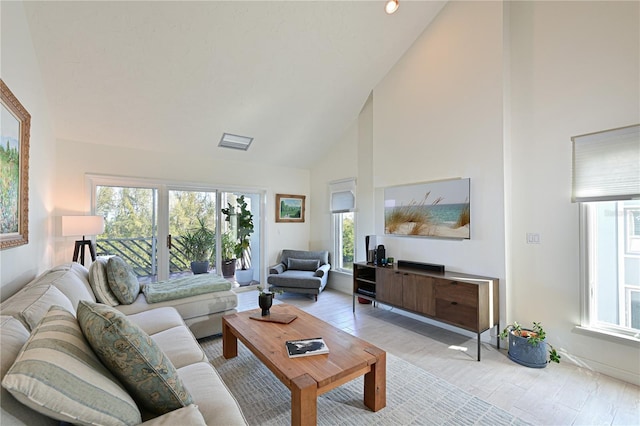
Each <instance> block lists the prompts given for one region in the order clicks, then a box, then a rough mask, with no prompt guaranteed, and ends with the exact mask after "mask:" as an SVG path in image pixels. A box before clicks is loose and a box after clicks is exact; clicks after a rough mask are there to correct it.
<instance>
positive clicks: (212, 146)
mask: <svg viewBox="0 0 640 426" xmlns="http://www.w3.org/2000/svg"><path fill="white" fill-rule="evenodd" d="M443 4H444V2H435V1H402V0H401V5H400V9H399V10H398V12H396V13H395V14H394V15H386V14H385V13H384V2H383V1H381V0H378V1H319V2H314V1H284V2H276V1H257V2H247V1H193V2H191V1H172V2H170V1H167V2H165V1H136V2H129V1H123V2H118V1H115V2H98V1H70V2H57V1H54V2H49V1H43V2H39V1H25V2H24V5H25V10H26V13H27V19H28V21H29V25H30V31H31V36H32V39H33V44H34V48H35V51H36V55H37V59H38V61H39V64H40V67H41V71H42V75H43V79H44V86H45V91H46V96H47V98H48V102H49V105H50V109H51V112H52V116H53V124H54V132H55V135H56V137H57V138H58V139H64V140H71V141H79V142H87V143H95V144H105V145H114V146H128V147H134V148H139V149H142V150H153V151H161V152H166V153H169V154H171V155H176V156H180V155H185V153H186V152H187V150H199V151H197V152H201V154H199V155H204V156H208V157H210V158H212V159H228V160H247V161H267V162H270V163H272V164H279V165H289V166H294V167H300V168H306V167H309V166H310V165H312V164H313V161H314V159H315V158H317V156H318V155H322V152H323V151H324V150H326V148H327V147H328V146H330V145H333V144H335V143H338V142H339V140H340V138H341V136H342V135H343V133H344V132H345V130H346V129H348V127H349V126H350V125H351V124H353V122H354V120H355V119H356V117H357V116H358V113H359V112H360V110H361V108H362V106H363V104H364V102H365V101H366V99H367V97H368V95H369V93H370V92H371V90H372V89H373V88H374V87H375V86H376V84H378V82H379V81H380V80H381V79H382V78H383V77H384V76H385V74H386V73H387V72H388V71H389V70H390V69H391V67H392V66H393V65H394V64H395V63H396V62H397V61H398V59H399V58H400V57H401V56H402V55H403V54H404V53H405V51H406V50H407V49H408V48H409V47H410V45H411V44H412V43H413V42H414V40H415V39H416V38H417V37H418V36H419V35H420V34H421V33H422V31H423V30H424V29H425V28H426V26H427V25H428V24H429V23H430V22H431V20H432V19H433V18H434V16H435V15H436V14H437V13H438V12H439V11H440V9H441V8H442V6H443ZM223 132H228V133H234V134H239V135H246V136H251V137H253V138H255V139H254V141H253V143H252V145H251V148H250V149H249V151H248V152H240V151H231V150H228V149H227V150H225V149H222V148H218V146H217V145H218V142H219V140H220V137H221V135H222V133H223Z"/></svg>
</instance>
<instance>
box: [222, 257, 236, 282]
mask: <svg viewBox="0 0 640 426" xmlns="http://www.w3.org/2000/svg"><path fill="white" fill-rule="evenodd" d="M235 273H236V260H235V259H228V260H223V261H222V276H223V277H225V278H230V277H232V276H234V275H235Z"/></svg>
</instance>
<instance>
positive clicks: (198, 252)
mask: <svg viewBox="0 0 640 426" xmlns="http://www.w3.org/2000/svg"><path fill="white" fill-rule="evenodd" d="M198 222H199V224H200V226H199V227H198V228H195V229H192V230H190V231H187V232H185V234H184V235H183V236H182V238H181V240H182V247H183V248H184V254H185V256H186V257H187V260H189V261H190V262H191V271H192V272H193V273H194V274H206V273H207V272H208V271H209V259H210V258H211V253H212V251H213V248H214V247H215V243H216V237H215V233H214V232H213V230H211V229H210V228H208V227H207V225H206V224H205V223H204V219H201V218H198Z"/></svg>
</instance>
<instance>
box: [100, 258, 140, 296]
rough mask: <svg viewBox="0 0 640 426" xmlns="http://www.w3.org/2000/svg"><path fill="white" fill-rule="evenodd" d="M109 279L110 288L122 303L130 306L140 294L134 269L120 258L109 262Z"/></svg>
mask: <svg viewBox="0 0 640 426" xmlns="http://www.w3.org/2000/svg"><path fill="white" fill-rule="evenodd" d="M107 279H108V280H109V288H111V291H112V292H113V294H115V295H116V297H117V298H118V300H119V301H120V303H122V304H124V305H130V304H132V303H133V302H134V301H135V300H136V297H138V293H140V283H139V282H138V277H136V274H135V272H133V268H132V267H131V266H129V264H128V263H127V262H125V261H124V260H122V259H121V258H120V257H118V256H113V257H111V258H109V260H108V261H107Z"/></svg>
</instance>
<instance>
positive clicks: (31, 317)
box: [20, 285, 75, 330]
mask: <svg viewBox="0 0 640 426" xmlns="http://www.w3.org/2000/svg"><path fill="white" fill-rule="evenodd" d="M44 289H46V290H45V291H44V292H43V293H42V295H41V296H40V297H38V299H36V300H34V301H33V303H32V304H31V305H29V307H27V308H25V309H24V310H23V311H22V312H21V313H20V315H21V316H22V319H23V320H24V322H25V323H27V325H28V326H29V329H31V330H33V329H34V328H36V327H37V326H38V323H39V322H40V320H41V319H42V318H43V317H44V316H45V314H46V313H47V312H49V308H51V306H53V305H57V306H61V307H63V308H65V309H66V310H67V311H69V312H74V311H75V309H73V305H71V301H70V300H69V299H68V298H67V296H65V295H64V294H63V293H62V292H61V291H60V290H58V288H57V287H54V286H52V285H48V286H45V287H44ZM36 290H39V288H38V287H30V288H29V289H27V290H25V291H36Z"/></svg>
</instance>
